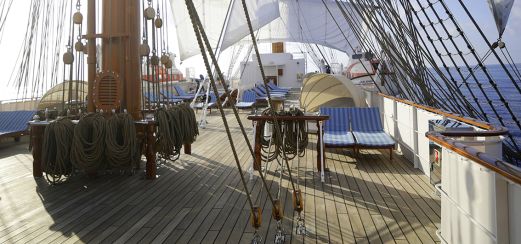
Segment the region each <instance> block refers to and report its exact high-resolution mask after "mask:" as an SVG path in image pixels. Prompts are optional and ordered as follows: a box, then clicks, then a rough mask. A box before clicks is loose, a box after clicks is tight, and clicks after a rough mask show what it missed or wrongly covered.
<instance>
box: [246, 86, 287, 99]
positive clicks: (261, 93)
mask: <svg viewBox="0 0 521 244" xmlns="http://www.w3.org/2000/svg"><path fill="white" fill-rule="evenodd" d="M252 90H253V91H254V92H255V93H256V94H257V98H259V99H266V98H267V97H268V94H267V93H266V91H265V90H263V89H260V88H259V87H254V88H253V89H252ZM270 95H271V96H272V97H278V98H282V97H284V96H286V94H285V93H274V92H272V93H270Z"/></svg>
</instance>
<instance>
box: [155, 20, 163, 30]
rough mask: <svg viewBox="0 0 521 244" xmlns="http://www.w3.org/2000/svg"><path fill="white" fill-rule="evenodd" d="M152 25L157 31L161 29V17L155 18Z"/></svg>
mask: <svg viewBox="0 0 521 244" xmlns="http://www.w3.org/2000/svg"><path fill="white" fill-rule="evenodd" d="M154 25H155V26H156V28H158V29H159V28H161V27H163V19H161V17H157V19H156V20H155V21H154Z"/></svg>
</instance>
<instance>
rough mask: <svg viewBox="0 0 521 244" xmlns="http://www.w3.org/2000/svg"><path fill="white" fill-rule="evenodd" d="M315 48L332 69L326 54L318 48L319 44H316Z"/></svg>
mask: <svg viewBox="0 0 521 244" xmlns="http://www.w3.org/2000/svg"><path fill="white" fill-rule="evenodd" d="M315 47H317V49H318V52H319V53H320V56H322V60H324V61H325V62H326V64H327V65H328V66H329V67H331V65H329V62H328V61H327V58H326V57H325V56H324V53H322V51H321V50H320V48H319V47H318V45H317V44H315Z"/></svg>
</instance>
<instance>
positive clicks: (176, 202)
mask: <svg viewBox="0 0 521 244" xmlns="http://www.w3.org/2000/svg"><path fill="white" fill-rule="evenodd" d="M208 120H209V122H210V123H209V124H208V127H209V129H206V130H201V135H200V137H199V138H198V141H197V142H196V143H195V144H194V145H193V147H192V150H193V155H191V156H189V155H181V158H180V160H178V161H176V162H172V163H167V164H164V165H162V166H160V168H159V170H158V178H157V180H154V181H147V180H144V177H143V175H142V173H139V174H136V175H133V176H129V175H122V174H119V173H117V174H112V175H101V176H100V177H98V178H96V179H88V178H87V177H85V176H83V175H77V176H74V177H73V178H72V179H71V180H70V181H69V182H67V183H65V184H62V185H58V186H50V185H49V184H48V183H47V182H46V181H45V180H44V179H43V178H42V179H35V178H33V177H32V157H31V155H30V153H29V152H28V151H27V144H26V143H21V144H9V145H7V146H0V242H2V243H3V242H34V243H36V242H38V243H51V242H52V243H75V242H121V243H137V242H142V243H151V242H168V243H173V242H178V243H188V242H190V243H201V242H202V243H212V242H215V243H226V242H227V243H249V242H250V240H251V237H252V235H253V231H254V230H253V228H252V227H251V226H250V224H249V206H248V205H247V202H246V197H245V194H244V192H243V187H242V185H241V183H240V179H239V177H238V171H237V169H236V167H235V162H234V160H233V157H232V154H231V151H230V150H229V144H228V142H227V139H226V135H225V133H224V130H223V128H222V126H221V122H220V116H219V115H217V113H215V115H212V116H209V117H208ZM230 120H231V119H230ZM232 125H233V126H235V127H236V123H232ZM233 131H234V140H235V142H236V143H235V144H236V145H237V147H238V151H239V157H240V159H241V163H242V164H243V165H242V166H243V169H247V168H248V166H249V164H250V162H251V156H250V155H249V151H248V150H247V148H246V146H245V143H243V141H242V137H241V135H240V133H237V130H233ZM249 135H251V133H249ZM310 141H314V139H313V138H312V139H311V140H310ZM314 146H315V145H314V144H310V145H309V147H308V151H307V153H306V155H305V157H304V158H302V159H301V161H300V163H301V168H300V169H299V170H298V171H297V169H296V163H297V161H296V160H293V161H291V162H290V164H291V165H292V166H291V167H292V170H293V172H292V173H293V175H294V176H295V177H296V175H297V174H298V179H299V184H298V186H299V187H300V188H301V189H302V190H303V194H304V196H305V202H304V207H305V210H304V212H303V213H304V218H305V221H306V226H307V230H308V235H307V236H305V237H304V236H297V235H294V234H293V235H291V234H292V233H295V229H294V228H295V220H296V215H294V213H293V211H292V198H291V197H292V193H291V191H290V187H291V186H290V184H289V180H288V177H287V174H284V175H283V177H282V179H281V180H280V181H279V173H278V172H276V171H275V169H276V167H277V165H276V163H270V164H268V169H269V170H268V172H269V173H268V175H267V180H268V185H269V187H270V191H271V193H272V194H274V195H276V194H277V191H278V190H279V186H281V188H280V194H279V196H278V198H279V199H281V200H282V202H283V204H284V207H283V208H284V214H285V219H284V220H283V227H284V229H285V231H286V233H287V234H288V236H287V238H286V239H287V241H286V242H287V243H289V242H319V243H326V242H330V243H342V242H345V243H354V242H370V243H379V242H410V243H419V242H438V239H437V238H436V235H435V231H436V229H437V226H438V225H439V222H440V201H439V198H438V197H436V196H434V194H433V192H434V188H433V187H431V186H430V185H429V183H428V179H427V178H426V177H425V176H423V174H422V173H421V172H420V171H419V170H416V169H413V168H412V166H411V165H410V163H409V162H407V161H405V160H404V159H402V158H401V157H400V156H397V157H395V159H394V160H393V162H390V161H389V159H388V158H389V157H388V156H389V155H388V154H386V153H382V152H380V151H377V150H363V151H362V152H361V154H360V155H359V156H358V157H356V158H354V157H353V156H352V155H353V154H352V152H351V151H349V150H341V149H332V150H328V151H326V160H327V166H328V168H329V169H330V173H329V174H328V175H327V179H326V182H325V183H321V182H320V177H319V176H318V175H317V174H316V173H315V172H314V168H313V166H314V165H315V161H314V159H315V158H316V155H315V153H316V151H314V150H313V147H314ZM248 184H249V188H250V189H251V191H252V199H253V200H254V201H255V203H256V204H257V205H259V206H261V207H262V208H263V210H264V211H263V216H262V217H263V225H262V227H261V228H260V229H259V234H260V235H261V236H262V237H263V240H264V241H265V242H266V243H270V242H273V238H274V235H275V223H274V221H272V220H271V219H270V216H271V210H270V209H271V204H269V202H268V201H267V195H266V192H264V191H262V192H261V191H260V189H261V182H260V180H259V177H258V176H255V177H254V178H253V180H251V181H249V183H248Z"/></svg>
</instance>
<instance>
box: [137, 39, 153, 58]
mask: <svg viewBox="0 0 521 244" xmlns="http://www.w3.org/2000/svg"><path fill="white" fill-rule="evenodd" d="M139 54H140V55H141V56H148V55H149V54H150V46H149V45H148V43H147V41H143V43H141V45H139Z"/></svg>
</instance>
